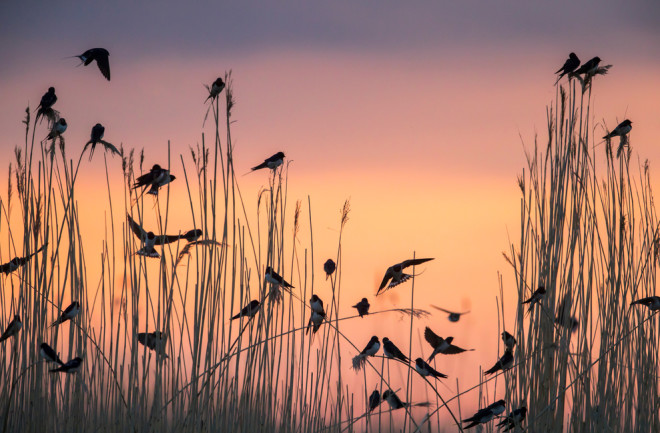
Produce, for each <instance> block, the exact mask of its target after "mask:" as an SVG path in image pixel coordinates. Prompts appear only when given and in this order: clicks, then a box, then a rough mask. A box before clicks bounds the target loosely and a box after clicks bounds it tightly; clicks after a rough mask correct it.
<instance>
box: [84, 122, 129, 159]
mask: <svg viewBox="0 0 660 433" xmlns="http://www.w3.org/2000/svg"><path fill="white" fill-rule="evenodd" d="M103 134H105V127H104V126H103V125H101V124H100V123H97V124H96V125H94V126H93V127H92V134H91V136H90V139H89V141H88V142H87V143H85V147H83V153H85V151H86V150H87V146H89V145H90V144H91V145H92V147H91V148H90V151H89V160H90V161H91V160H92V156H93V155H94V149H95V148H96V145H97V144H99V143H101V144H102V145H103V147H104V148H105V150H106V151H107V150H109V151H110V153H111V154H117V155H121V153H120V152H119V150H117V148H116V147H115V146H114V145H113V144H112V143H108V142H107V141H105V140H103Z"/></svg>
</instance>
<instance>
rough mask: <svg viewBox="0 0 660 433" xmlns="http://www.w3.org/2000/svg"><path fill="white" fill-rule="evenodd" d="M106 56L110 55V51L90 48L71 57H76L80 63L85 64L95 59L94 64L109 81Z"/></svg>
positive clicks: (108, 62)
mask: <svg viewBox="0 0 660 433" xmlns="http://www.w3.org/2000/svg"><path fill="white" fill-rule="evenodd" d="M108 56H110V53H109V52H108V50H106V49H105V48H91V49H89V50H87V51H85V52H84V53H82V54H81V55H79V56H72V57H78V58H79V59H80V61H81V62H82V63H81V65H85V66H87V65H89V64H90V63H92V62H93V61H94V60H96V65H97V66H98V67H99V69H100V70H101V73H102V74H103V76H104V77H105V79H106V80H108V81H110V60H109V59H108ZM79 66H80V65H79Z"/></svg>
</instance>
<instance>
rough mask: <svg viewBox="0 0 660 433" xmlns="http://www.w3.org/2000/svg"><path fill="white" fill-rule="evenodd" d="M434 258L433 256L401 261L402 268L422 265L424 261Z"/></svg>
mask: <svg viewBox="0 0 660 433" xmlns="http://www.w3.org/2000/svg"><path fill="white" fill-rule="evenodd" d="M431 260H433V258H430V259H410V260H404V261H403V262H401V269H405V268H407V267H408V266H417V265H421V264H422V263H426V262H428V261H431Z"/></svg>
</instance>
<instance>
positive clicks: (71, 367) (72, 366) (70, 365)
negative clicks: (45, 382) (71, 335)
mask: <svg viewBox="0 0 660 433" xmlns="http://www.w3.org/2000/svg"><path fill="white" fill-rule="evenodd" d="M81 365H82V358H81V357H76V358H73V359H72V360H71V361H69V362H67V363H66V364H62V365H61V366H60V367H58V368H53V369H51V370H50V372H51V373H57V372H63V373H69V374H73V373H75V372H76V371H78V369H80V366H81Z"/></svg>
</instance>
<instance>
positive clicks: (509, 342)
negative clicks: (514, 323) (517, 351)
mask: <svg viewBox="0 0 660 433" xmlns="http://www.w3.org/2000/svg"><path fill="white" fill-rule="evenodd" d="M502 342H504V345H505V346H506V348H507V349H509V350H513V348H514V346H515V345H516V339H515V338H514V337H513V335H511V334H509V333H508V332H506V331H504V332H502Z"/></svg>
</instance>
